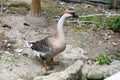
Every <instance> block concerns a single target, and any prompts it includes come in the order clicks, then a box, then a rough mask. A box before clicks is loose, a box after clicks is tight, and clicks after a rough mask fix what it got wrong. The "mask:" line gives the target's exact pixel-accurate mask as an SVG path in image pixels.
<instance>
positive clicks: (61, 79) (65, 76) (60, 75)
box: [34, 60, 83, 80]
mask: <svg viewBox="0 0 120 80" xmlns="http://www.w3.org/2000/svg"><path fill="white" fill-rule="evenodd" d="M82 65H83V61H81V60H78V61H76V62H75V63H74V64H72V65H71V66H69V67H68V68H67V69H65V70H64V71H61V72H56V73H53V74H50V75H48V76H38V77H36V78H34V80H80V77H81V76H80V74H81V68H82Z"/></svg>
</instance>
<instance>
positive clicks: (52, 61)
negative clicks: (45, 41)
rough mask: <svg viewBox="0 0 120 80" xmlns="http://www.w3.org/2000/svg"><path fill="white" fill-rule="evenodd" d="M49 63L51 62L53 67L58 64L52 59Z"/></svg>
mask: <svg viewBox="0 0 120 80" xmlns="http://www.w3.org/2000/svg"><path fill="white" fill-rule="evenodd" d="M50 61H51V64H53V65H56V64H58V62H57V61H55V60H54V59H53V58H51V59H50Z"/></svg>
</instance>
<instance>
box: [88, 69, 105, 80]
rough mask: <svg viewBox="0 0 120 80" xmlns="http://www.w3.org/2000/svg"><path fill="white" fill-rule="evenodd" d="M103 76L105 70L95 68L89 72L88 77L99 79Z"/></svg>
mask: <svg viewBox="0 0 120 80" xmlns="http://www.w3.org/2000/svg"><path fill="white" fill-rule="evenodd" d="M103 76H104V72H103V71H98V70H93V71H90V72H89V73H88V75H87V78H88V79H94V80H97V79H103Z"/></svg>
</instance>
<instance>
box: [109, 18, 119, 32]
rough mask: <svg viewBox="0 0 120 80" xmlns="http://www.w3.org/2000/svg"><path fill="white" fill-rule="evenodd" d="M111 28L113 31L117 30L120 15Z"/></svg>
mask: <svg viewBox="0 0 120 80" xmlns="http://www.w3.org/2000/svg"><path fill="white" fill-rule="evenodd" d="M111 28H112V30H113V31H118V30H119V29H120V16H119V17H118V18H117V20H116V21H115V22H114V24H113V25H112V27H111Z"/></svg>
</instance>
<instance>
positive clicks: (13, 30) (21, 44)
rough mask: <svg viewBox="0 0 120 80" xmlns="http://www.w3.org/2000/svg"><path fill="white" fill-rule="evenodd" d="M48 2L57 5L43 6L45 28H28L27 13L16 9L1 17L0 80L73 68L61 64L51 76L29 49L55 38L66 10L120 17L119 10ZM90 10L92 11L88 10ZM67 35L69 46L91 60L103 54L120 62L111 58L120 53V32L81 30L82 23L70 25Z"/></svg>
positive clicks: (43, 3)
mask: <svg viewBox="0 0 120 80" xmlns="http://www.w3.org/2000/svg"><path fill="white" fill-rule="evenodd" d="M49 2H50V3H51V4H54V5H52V6H51V7H49V6H50V5H49V4H48V3H47V0H45V1H43V2H42V6H43V9H42V14H43V15H44V16H45V17H46V18H47V20H48V25H47V26H46V27H40V26H34V25H30V26H27V25H25V24H24V23H27V22H26V21H25V19H24V17H25V15H26V13H28V12H25V14H23V13H21V12H23V11H24V9H21V10H23V11H21V12H19V13H18V12H16V11H17V10H16V11H15V10H14V9H13V10H5V11H4V13H5V14H4V15H3V16H0V18H1V19H0V48H1V50H0V56H1V64H0V80H17V79H20V78H22V79H24V80H32V79H33V78H34V77H36V76H38V75H39V76H40V75H46V74H49V73H53V72H56V71H61V70H64V69H65V68H66V67H68V66H69V65H70V64H71V63H70V62H64V60H61V64H60V66H59V67H58V66H57V68H55V69H54V70H53V71H51V72H46V70H45V69H44V68H43V66H42V65H41V63H40V62H39V60H38V59H37V58H36V57H35V56H34V54H32V53H33V51H32V50H31V49H29V48H28V47H27V46H26V42H28V41H36V40H40V39H43V38H44V37H46V36H48V35H51V34H54V32H55V29H56V25H57V20H56V19H55V18H56V17H60V15H61V14H62V13H63V11H64V8H66V7H69V6H73V7H75V8H76V11H78V12H77V13H78V15H82V14H92V13H93V11H94V13H103V12H104V11H106V12H110V13H119V11H116V10H108V9H107V10H105V9H104V8H102V7H99V6H97V7H96V6H94V5H89V4H71V3H63V2H58V1H53V0H52V1H49ZM46 7H49V8H46ZM55 8H56V9H55ZM88 8H89V10H86V9H88ZM50 9H51V10H50ZM57 9H59V11H58V10H57ZM76 29H79V31H76ZM3 32H4V33H3ZM64 32H65V36H66V42H67V45H72V46H74V47H75V48H76V47H80V48H83V49H84V50H85V51H86V54H85V56H87V57H88V59H92V60H96V58H97V57H98V56H99V54H100V53H104V54H108V55H110V56H111V57H112V58H113V59H118V60H120V57H119V56H116V55H113V54H112V53H113V52H118V51H120V32H116V33H114V32H113V31H111V30H106V29H100V30H99V31H95V30H93V27H92V26H91V25H90V26H89V27H81V25H80V24H79V23H67V22H66V23H65V26H64ZM3 54H5V55H3ZM58 60H59V59H58ZM65 63H66V64H65Z"/></svg>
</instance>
